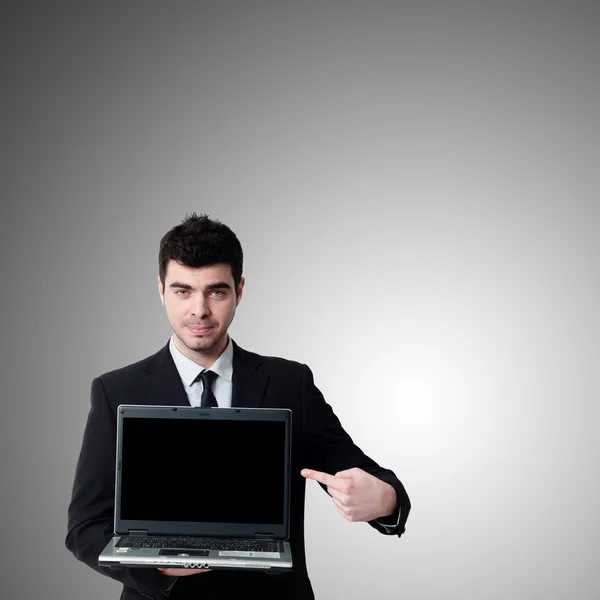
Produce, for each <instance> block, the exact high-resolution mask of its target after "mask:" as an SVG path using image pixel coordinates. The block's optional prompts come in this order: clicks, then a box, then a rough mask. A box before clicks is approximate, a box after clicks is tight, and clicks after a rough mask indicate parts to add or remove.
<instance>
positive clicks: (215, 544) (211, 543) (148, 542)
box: [116, 535, 283, 552]
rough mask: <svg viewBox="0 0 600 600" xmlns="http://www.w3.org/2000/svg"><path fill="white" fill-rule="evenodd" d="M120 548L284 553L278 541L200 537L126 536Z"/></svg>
mask: <svg viewBox="0 0 600 600" xmlns="http://www.w3.org/2000/svg"><path fill="white" fill-rule="evenodd" d="M116 546H117V547H118V548H173V549H178V550H179V549H181V550H186V549H190V548H194V549H201V550H237V551H240V552H283V542H281V541H279V540H276V541H270V540H225V539H221V538H200V537H166V536H159V537H152V536H148V537H138V536H130V535H128V536H125V537H122V538H120V539H119V541H118V542H117V544H116Z"/></svg>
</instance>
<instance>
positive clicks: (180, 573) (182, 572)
mask: <svg viewBox="0 0 600 600" xmlns="http://www.w3.org/2000/svg"><path fill="white" fill-rule="evenodd" d="M158 570H159V571H160V572H161V573H162V574H163V575H168V576H169V577H185V576H186V575H196V574H197V573H207V572H208V571H212V569H161V568H160V567H159V569H158Z"/></svg>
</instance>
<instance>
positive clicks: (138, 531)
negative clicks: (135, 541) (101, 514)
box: [127, 529, 148, 536]
mask: <svg viewBox="0 0 600 600" xmlns="http://www.w3.org/2000/svg"><path fill="white" fill-rule="evenodd" d="M127 535H145V536H147V535H148V530H147V529H130V530H129V531H128V532H127Z"/></svg>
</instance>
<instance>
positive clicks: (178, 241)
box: [158, 212, 244, 293]
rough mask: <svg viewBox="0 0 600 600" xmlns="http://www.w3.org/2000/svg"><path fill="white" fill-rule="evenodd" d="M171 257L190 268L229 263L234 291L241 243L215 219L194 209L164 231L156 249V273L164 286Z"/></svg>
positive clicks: (238, 277) (240, 263) (241, 258)
mask: <svg viewBox="0 0 600 600" xmlns="http://www.w3.org/2000/svg"><path fill="white" fill-rule="evenodd" d="M170 260H174V261H177V262H178V263H179V264H181V265H184V266H186V267H192V268H197V267H206V266H210V265H216V264H221V263H223V264H228V265H230V266H231V274H232V275H233V281H234V283H235V291H236V293H237V288H238V286H239V284H240V281H241V279H242V266H243V261H244V254H243V252H242V246H241V244H240V242H239V240H238V239H237V237H236V235H235V233H233V231H231V229H230V228H229V227H227V225H224V224H223V223H221V222H220V221H218V220H217V219H209V218H208V215H204V214H201V215H199V216H198V215H197V214H196V213H195V212H194V213H192V214H191V215H186V217H185V219H184V220H183V221H182V223H181V225H176V226H175V227H173V228H172V229H170V230H169V231H167V233H165V235H164V236H163V238H162V239H161V240H160V248H159V252H158V275H159V277H160V280H161V282H162V285H163V289H164V287H165V275H166V272H167V265H168V264H169V261H170Z"/></svg>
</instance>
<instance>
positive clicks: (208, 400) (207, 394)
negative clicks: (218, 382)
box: [194, 371, 219, 408]
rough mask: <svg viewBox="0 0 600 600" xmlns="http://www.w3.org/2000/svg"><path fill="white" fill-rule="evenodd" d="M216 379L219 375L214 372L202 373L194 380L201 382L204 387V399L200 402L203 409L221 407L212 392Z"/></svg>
mask: <svg viewBox="0 0 600 600" xmlns="http://www.w3.org/2000/svg"><path fill="white" fill-rule="evenodd" d="M216 378H217V374H216V373H215V372H214V371H202V373H199V374H198V377H196V379H195V380H194V382H196V381H201V382H202V385H203V386H204V387H203V389H202V398H201V400H200V406H201V407H202V408H214V407H217V406H219V405H218V404H217V399H216V398H215V395H214V394H213V391H212V385H213V383H214V381H215V379H216Z"/></svg>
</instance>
